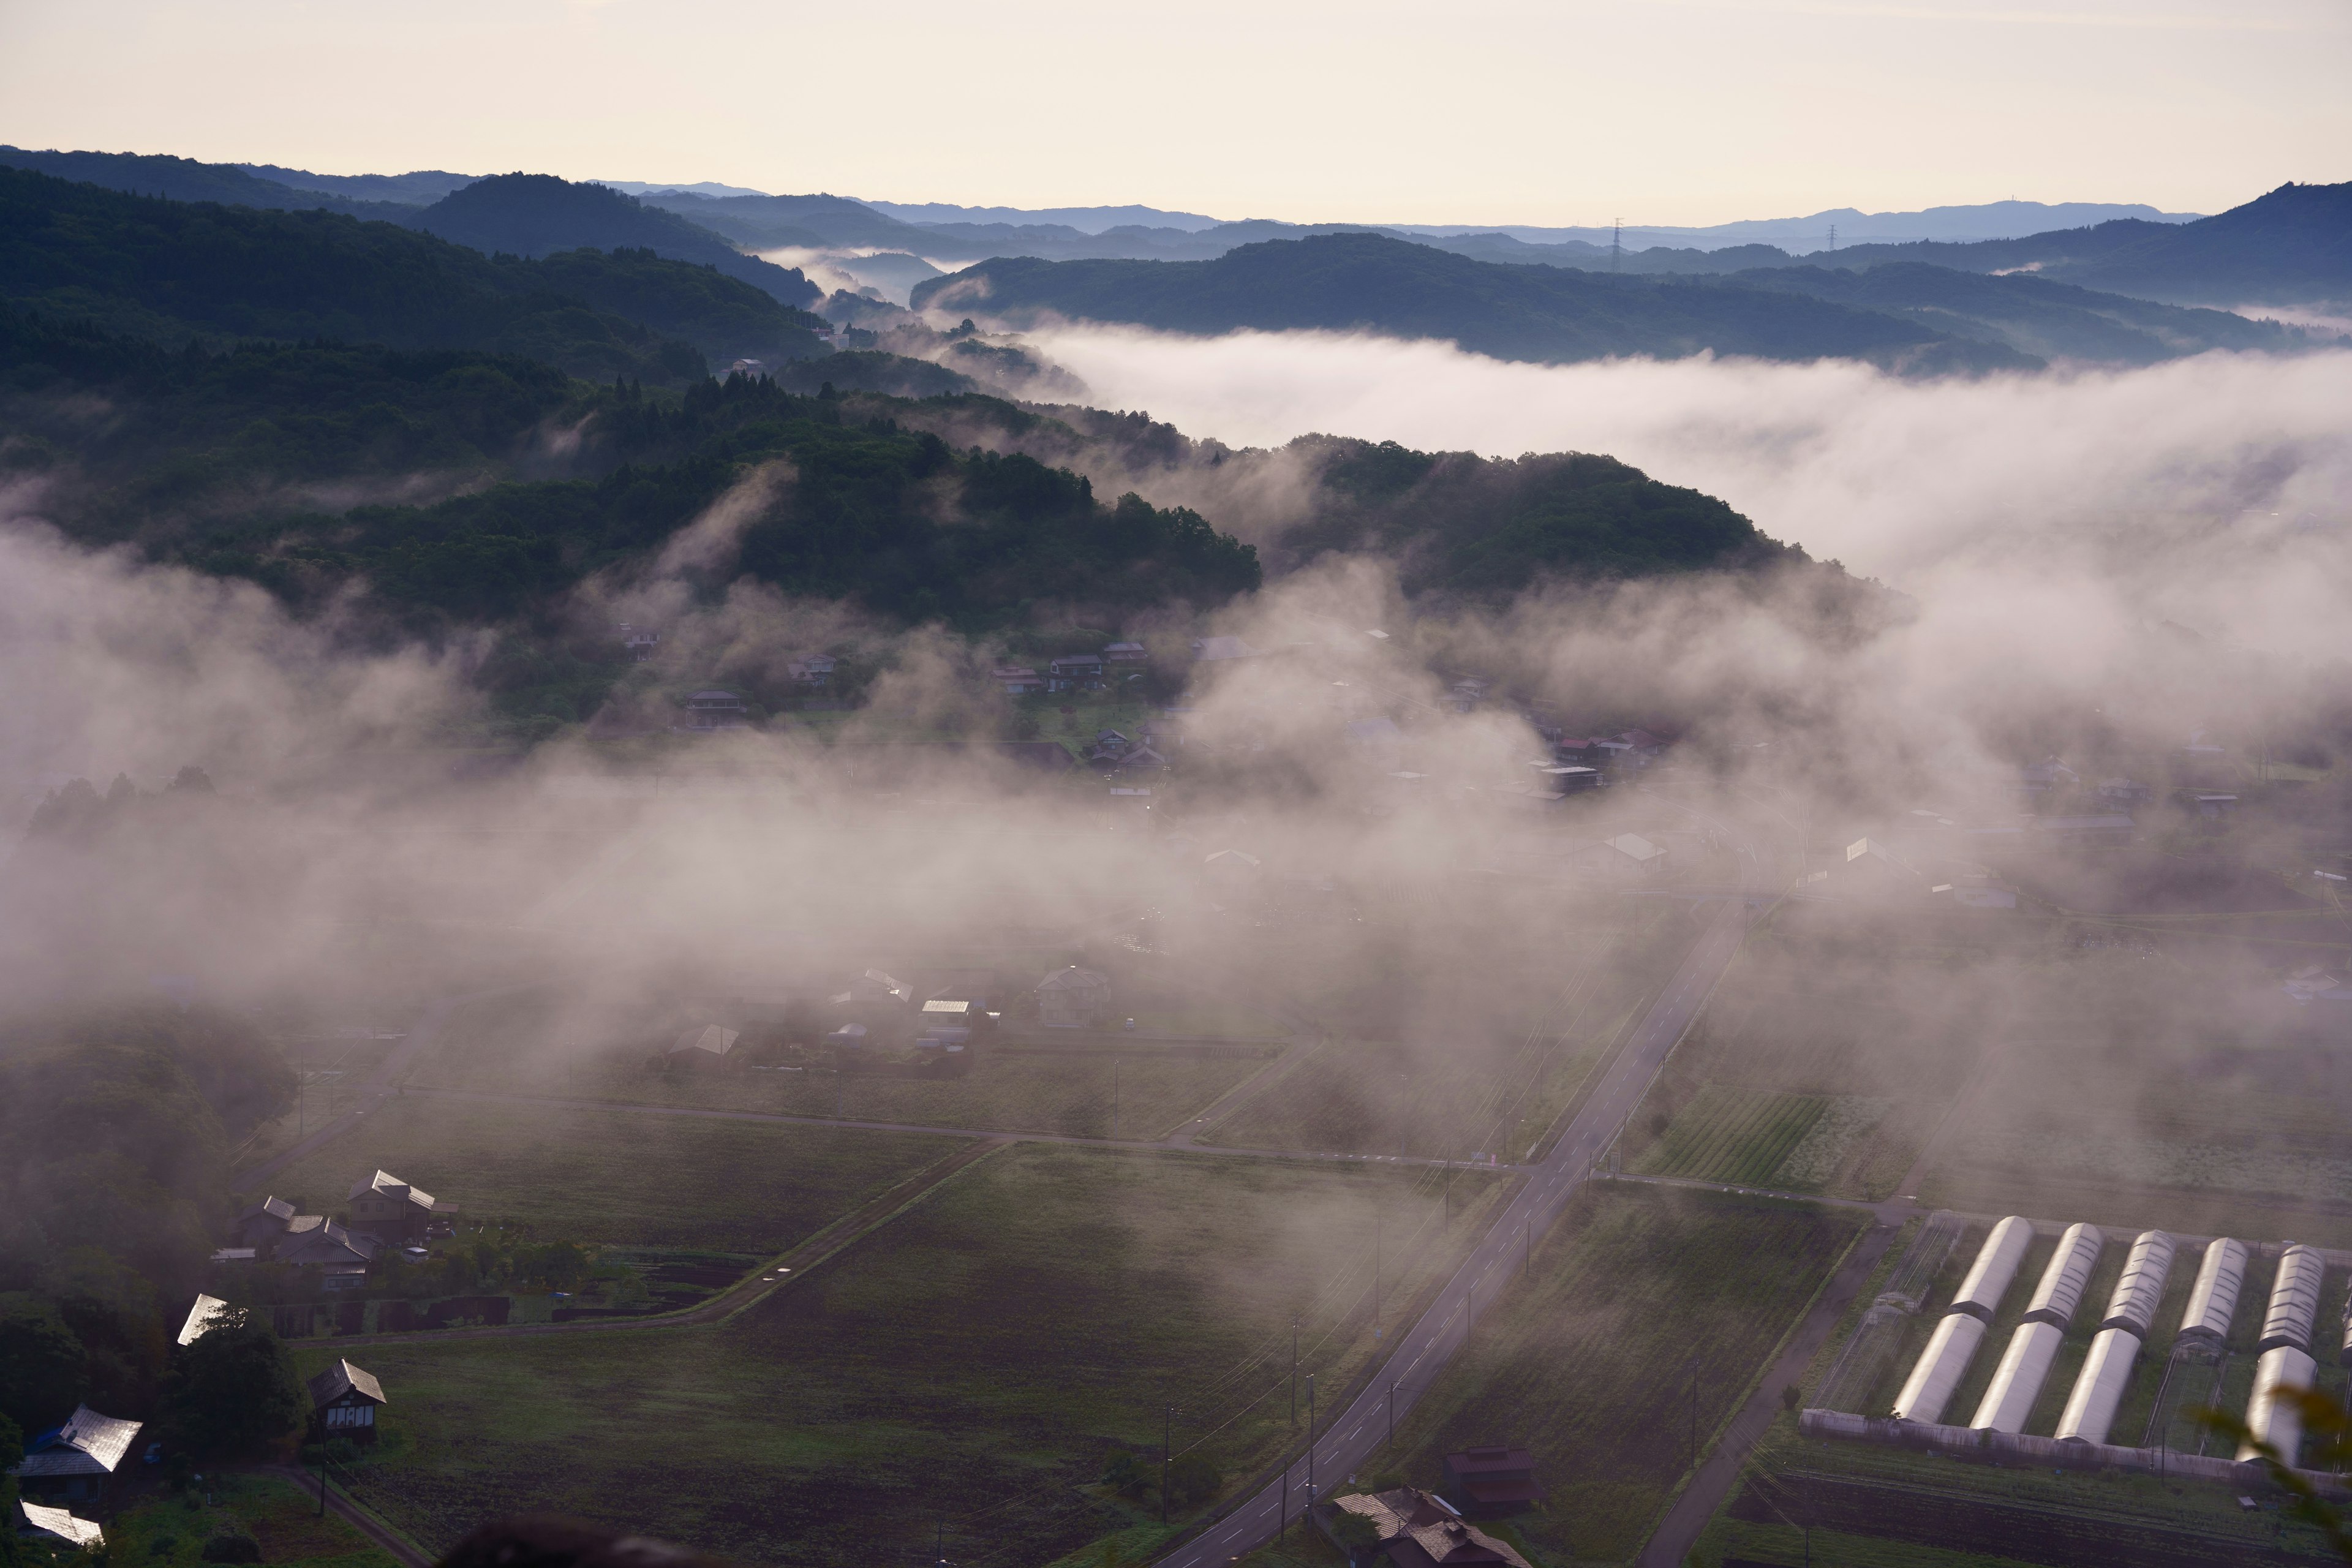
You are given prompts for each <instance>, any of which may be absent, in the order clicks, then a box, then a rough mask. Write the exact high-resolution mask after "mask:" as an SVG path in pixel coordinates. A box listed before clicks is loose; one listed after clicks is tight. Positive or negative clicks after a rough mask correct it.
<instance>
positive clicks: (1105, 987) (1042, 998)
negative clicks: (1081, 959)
mask: <svg viewBox="0 0 2352 1568" xmlns="http://www.w3.org/2000/svg"><path fill="white" fill-rule="evenodd" d="M1109 1005H1110V977H1109V976H1108V975H1107V974H1101V973H1097V972H1096V971H1094V970H1091V969H1080V968H1079V967H1078V966H1077V965H1076V964H1075V963H1074V964H1072V965H1070V966H1069V967H1068V968H1067V969H1057V970H1055V971H1054V973H1051V974H1048V975H1047V976H1045V979H1043V980H1040V981H1039V982H1037V1021H1038V1022H1039V1023H1041V1024H1043V1025H1045V1026H1046V1027H1047V1028H1049V1029H1091V1028H1093V1027H1094V1026H1096V1025H1097V1024H1098V1023H1099V1022H1101V1020H1102V1016H1103V1012H1104V1010H1105V1009H1106V1008H1108V1006H1109Z"/></svg>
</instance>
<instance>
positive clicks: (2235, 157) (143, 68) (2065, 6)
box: [0, 0, 2352, 224]
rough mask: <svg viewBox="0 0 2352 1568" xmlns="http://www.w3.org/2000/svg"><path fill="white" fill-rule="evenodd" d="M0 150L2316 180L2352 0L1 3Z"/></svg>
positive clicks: (763, 179) (1498, 206)
mask: <svg viewBox="0 0 2352 1568" xmlns="http://www.w3.org/2000/svg"><path fill="white" fill-rule="evenodd" d="M0 142H13V143H15V144H16V145H18V146H27V147H35V148H47V147H58V148H90V149H98V150H101V151H107V152H140V153H179V154H182V155H184V156H186V157H192V158H199V159H204V160H206V161H211V162H251V163H283V164H288V165H291V166H295V167H300V168H309V169H313V170H317V171H320V172H321V173H329V174H362V173H397V172H401V171H404V170H408V169H418V168H443V169H452V170H457V171H460V172H465V173H471V174H487V173H496V172H504V171H508V170H514V169H524V170H531V171H535V172H544V173H549V174H562V175H566V176H568V177H572V178H575V179H589V178H604V179H624V180H677V181H692V180H719V181H725V182H727V183H730V184H741V185H750V186H754V187H757V188H759V189H762V190H770V191H790V192H801V191H814V190H825V191H832V192H835V193H838V194H841V195H857V196H866V197H874V198H881V199H887V200H892V201H909V202H911V201H947V202H959V203H965V204H970V205H991V204H1002V205H1017V206H1061V205H1090V204H1110V203H1122V202H1145V203H1149V204H1150V205H1155V206H1161V207H1169V208H1178V209H1186V210H1191V211H1196V212H1205V213H1209V214H1212V215H1213V216H1219V217H1229V218H1233V217H1282V218H1289V219H1294V220H1300V221H1312V220H1318V219H1349V220H1355V221H1363V222H1381V221H1386V222H1395V223H1412V222H1426V223H1456V222H1460V223H1475V222H1491V223H1522V224H1596V223H1606V222H1608V221H1609V220H1610V219H1612V218H1614V217H1622V218H1623V219H1624V220H1625V221H1626V222H1627V223H1629V224H1639V223H1666V224H1709V223H1719V222H1724V221H1727V220H1730V219H1734V218H1761V217H1780V216H1795V215H1798V214H1802V213H1809V212H1813V211H1818V210H1820V209H1822V208H1824V207H1832V206H1846V205H1852V206H1858V207H1862V208H1864V210H1869V211H1888V210H1905V209H1911V208H1916V207H1922V206H1930V205H1943V204H1950V203H1969V202H1982V201H1996V200H2000V199H2002V198H2004V197H2009V196H2017V197H2021V198H2027V199H2033V200H2042V201H2140V202H2148V203H2152V204H2154V205H2158V206H2159V207H2163V208H2166V209H2168V210H2173V211H2198V212H2216V211H2220V210H2221V209H2222V208H2224V207H2227V206H2231V205H2235V204H2237V203H2239V202H2242V201H2244V200H2247V199H2249V198H2251V197H2252V196H2254V195H2259V194H2260V193H2262V192H2263V191H2265V190H2268V189H2270V188H2272V187H2273V186H2275V185H2277V184H2281V183H2282V182H2284V181H2287V180H2296V181H2305V182H2313V183H2330V182H2335V181H2340V180H2346V179H2352V0H2051V3H2048V4H2042V3H2038V0H2001V3H1999V4H1978V3H1976V0H1606V3H1602V0H1550V3H1538V0H1451V3H1448V4H1431V3H1429V0H1415V3H1413V4H1410V5H1406V4H1398V3H1396V0H1345V3H1325V0H1247V3H1245V4H1244V3H1236V0H1196V3H1194V4H1192V5H1181V6H1179V5H1151V4H1138V3H1135V0H1129V3H1127V4H1117V3H1106V0H890V3H889V4H887V5H823V6H820V5H800V4H793V3H792V0H782V3H776V0H767V3H760V0H464V3H462V4H452V3H448V0H401V3H398V4H381V3H379V4H374V5H359V4H354V3H351V0H206V3H194V0H183V3H178V4H165V3H162V0H0Z"/></svg>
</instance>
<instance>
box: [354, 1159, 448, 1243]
mask: <svg viewBox="0 0 2352 1568" xmlns="http://www.w3.org/2000/svg"><path fill="white" fill-rule="evenodd" d="M437 1206H438V1205H436V1202H435V1200H434V1196H433V1194H431V1193H428V1192H426V1191H425V1190H424V1189H423V1188H422V1187H418V1186H415V1185H413V1184H409V1183H407V1182H404V1181H402V1180H401V1179H400V1178H399V1177H398V1176H395V1175H394V1174H393V1173H391V1172H389V1171H378V1172H377V1173H375V1174H374V1175H373V1176H370V1177H369V1178H368V1179H367V1180H366V1181H364V1182H362V1183H360V1184H358V1185H357V1186H354V1187H353V1188H352V1190H351V1194H350V1198H349V1207H350V1212H351V1216H352V1230H354V1231H356V1232H357V1233H359V1234H360V1235H362V1236H364V1237H369V1238H370V1239H371V1240H374V1241H378V1242H382V1243H384V1244H386V1245H388V1246H393V1247H415V1246H416V1245H417V1244H418V1243H420V1242H422V1241H423V1240H424V1239H425V1236H426V1235H427V1234H428V1233H429V1232H430V1231H431V1230H432V1228H433V1215H434V1211H435V1209H436V1207H437Z"/></svg>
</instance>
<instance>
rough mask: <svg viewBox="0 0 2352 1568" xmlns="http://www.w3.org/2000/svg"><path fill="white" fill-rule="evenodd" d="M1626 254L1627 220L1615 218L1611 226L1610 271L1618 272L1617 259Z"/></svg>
mask: <svg viewBox="0 0 2352 1568" xmlns="http://www.w3.org/2000/svg"><path fill="white" fill-rule="evenodd" d="M1624 253H1625V220H1624V219H1623V218H1622V217H1621V218H1615V219H1612V221H1611V222H1610V225H1609V270H1610V271H1612V272H1614V271H1616V270H1617V258H1619V257H1620V256H1622V255H1623V254H1624Z"/></svg>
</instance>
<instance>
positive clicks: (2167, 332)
mask: <svg viewBox="0 0 2352 1568" xmlns="http://www.w3.org/2000/svg"><path fill="white" fill-rule="evenodd" d="M1801 270H1802V271H1803V272H1805V273H1806V274H1807V275H1806V276H1802V277H1796V278H1783V277H1781V276H1780V273H1779V272H1777V271H1763V272H1750V273H1745V274H1741V275H1738V276H1736V277H1733V278H1729V279H1697V278H1650V277H1611V276H1608V275H1605V274H1595V273H1588V272H1580V271H1575V270H1570V269H1567V268H1552V267H1533V266H1511V265H1505V264H1500V263H1495V262H1485V261H1477V260H1474V259H1472V258H1467V257H1462V256H1456V255H1453V254H1451V253H1449V252H1446V251H1442V250H1437V249H1434V248H1432V247H1428V246H1423V245H1415V244H1407V243H1405V242H1402V241H1400V240H1394V239H1389V238H1385V237H1381V236H1377V235H1364V234H1341V235H1329V236H1324V237H1313V238H1307V239H1300V240H1287V241H1269V242H1266V243H1263V244H1258V245H1249V246H1244V247H1240V248H1238V249H1236V250H1233V251H1229V252H1228V253H1226V254H1225V255H1223V256H1222V257H1219V258H1216V259H1215V260H1213V261H1192V262H1166V261H1160V262H1154V261H1069V262H1045V261H1034V260H1028V259H1023V258H998V259H995V260H992V261H986V262H982V263H981V264H980V265H978V266H976V267H971V268H965V269H964V270H963V271H961V272H957V273H952V274H950V275H949V276H948V277H945V278H940V279H932V280H930V281H929V282H926V283H922V284H919V285H918V286H917V287H916V289H915V290H914V300H915V304H916V305H917V307H918V308H924V307H932V308H942V309H954V310H970V311H972V312H974V313H976V314H985V315H988V316H991V317H993V318H994V319H997V320H1000V321H1008V322H1012V323H1014V324H1023V323H1029V322H1034V321H1040V320H1043V319H1046V318H1049V317H1053V316H1061V317H1067V318H1072V319H1078V320H1087V321H1115V322H1131V323H1133V324H1136V325H1139V326H1147V327H1155V328H1159V329H1160V330H1162V331H1180V332H1201V333H1214V332H1225V331H1234V330H1237V329H1243V328H1257V329H1261V330H1266V331H1280V330H1286V329H1301V328H1312V329H1322V330H1326V331H1377V332H1381V333H1385V334H1389V335H1391V336H1396V337H1404V338H1437V339H1444V340H1448V341H1451V342H1456V343H1459V344H1460V345H1461V346H1462V347H1463V348H1465V349H1467V350H1470V351H1471V352H1473V353H1482V354H1487V355H1490V356H1492V357H1494V358H1496V359H1505V360H1526V361H1535V362H1538V363H1567V362H1571V361H1577V360H1589V359H1600V358H1606V357H1612V356H1617V355H1635V354H1641V355H1654V356H1656V357H1659V358H1680V357H1684V356H1686V355H1690V354H1696V353H1707V352H1712V353H1717V354H1727V355H1733V354H1736V355H1742V356H1748V357H1753V358H1758V359H1770V360H1815V359H1856V360H1864V361H1868V362H1869V363H1874V364H1879V365H1883V366H1886V367H1888V368H1893V369H1898V370H1902V371H1904V372H1906V373H1909V374H1937V373H1941V372H1947V371H1963V372H1966V371H1983V370H1997V369H2031V368H2035V367H2038V366H2040V365H2042V364H2043V363H2047V362H2048V361H2049V360H2050V359H2052V358H2067V359H2075V360H2084V361H2089V362H2092V363H2148V362H2150V361H2152V360H2156V359H2163V358H2168V357H2171V356H2173V355H2176V354H2180V353H2197V352H2200V351H2201V350H2203V349H2207V348H2212V347H2231V348H2239V347H2277V348H2294V347H2300V346H2303V345H2304V343H2305V341H2306V340H2305V338H2304V337H2303V336H2302V335H2301V334H2299V333H2296V332H2294V331H2287V330H2284V329H2280V328H2276V327H2270V326H2261V327H2258V326H2255V325H2253V324H2251V323H2248V322H2245V321H2240V320H2237V319H2234V318H2222V317H2220V316H2217V315H2215V314H2214V313H2213V312H2210V311H2191V310H2180V309H2178V308H2176V307H2170V306H2163V305H2155V304H2149V303H2147V302H2146V301H2140V300H2126V299H2121V298H2117V297H2102V296H2098V295H2095V294H2092V293H2090V292H2089V291H2087V290H2082V289H2064V290H2061V289H2053V288H2051V287H2049V286H2048V285H2047V283H2046V282H2045V281H2044V280H2041V279H2031V278H2024V279H1983V278H1974V277H1969V276H1967V275H1964V274H1960V273H1954V272H1946V271H1940V270H1939V269H1937V268H1924V267H1923V268H1904V269H1902V270H1900V271H1899V272H1896V273H1893V274H1890V275H1889V276H1888V277H1887V278H1886V279H1882V280H1877V281H1875V282H1874V284H1873V285H1872V286H1871V287H1869V288H1866V289H1853V288H1847V287H1844V286H1842V285H1838V284H1836V283H1834V282H1823V281H1821V280H1820V279H1818V278H1817V277H1816V276H1814V275H1815V274H1819V273H1820V269H1801ZM1848 281H1849V282H1851V279H1850V278H1849V279H1848Z"/></svg>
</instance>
